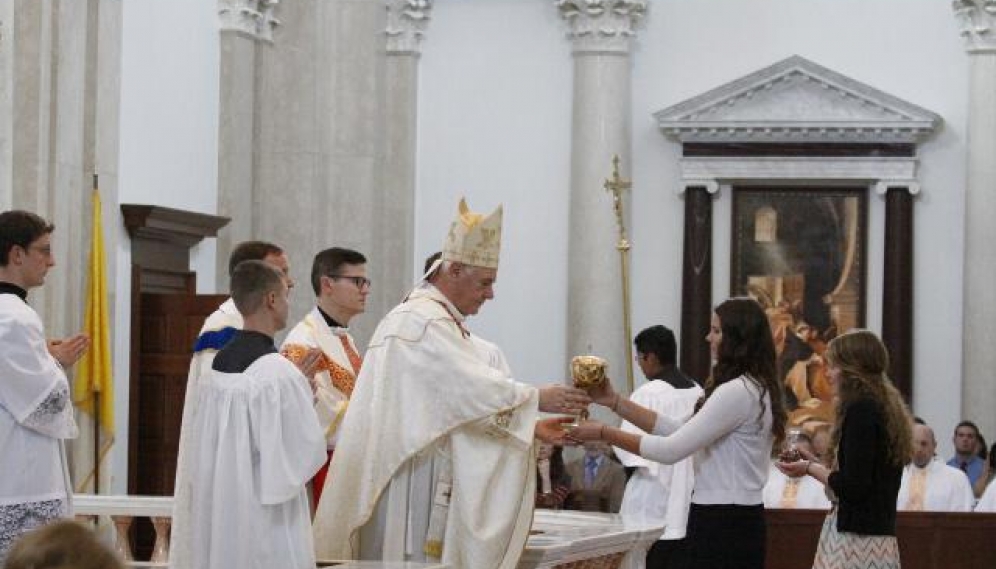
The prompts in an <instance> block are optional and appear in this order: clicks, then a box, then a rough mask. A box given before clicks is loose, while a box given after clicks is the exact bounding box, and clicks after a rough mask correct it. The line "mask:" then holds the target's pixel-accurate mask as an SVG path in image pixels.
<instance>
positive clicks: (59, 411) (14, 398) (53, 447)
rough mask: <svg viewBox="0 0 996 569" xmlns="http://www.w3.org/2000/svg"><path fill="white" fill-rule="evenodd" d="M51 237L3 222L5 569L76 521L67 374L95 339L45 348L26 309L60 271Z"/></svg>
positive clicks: (0, 474)
mask: <svg viewBox="0 0 996 569" xmlns="http://www.w3.org/2000/svg"><path fill="white" fill-rule="evenodd" d="M53 230H54V227H53V226H52V225H51V224H49V223H48V222H46V221H45V220H44V219H42V218H41V217H39V216H37V215H35V214H33V213H30V212H27V211H18V210H14V211H6V212H3V213H2V214H0V346H3V351H2V353H0V457H3V458H2V459H0V564H2V563H3V559H4V557H5V556H6V554H7V551H8V550H9V549H10V547H11V545H13V543H14V541H15V540H17V538H18V537H20V536H21V534H23V533H25V532H27V531H30V530H32V529H34V528H36V527H39V526H42V525H44V524H47V523H49V522H52V521H54V520H57V519H59V518H62V517H72V496H73V491H72V486H71V485H70V483H69V471H68V469H67V463H66V449H65V443H64V441H65V440H66V439H72V438H75V437H76V435H77V432H78V431H77V428H76V421H75V420H74V418H73V404H72V397H71V395H70V388H69V381H68V379H67V378H66V372H65V368H68V367H70V366H72V365H73V364H75V363H76V362H77V361H78V360H79V359H80V357H81V356H82V355H83V353H84V352H85V351H86V349H87V348H88V347H89V339H88V338H87V337H86V336H83V335H77V336H73V337H71V338H66V339H65V340H61V341H56V342H52V343H49V342H47V341H46V339H45V335H44V332H43V330H42V322H41V318H39V317H38V313H37V312H35V311H34V309H32V308H31V306H29V305H28V303H27V296H28V290H30V289H32V288H35V287H39V286H41V285H42V284H44V282H45V276H46V275H47V274H48V271H49V269H51V268H52V267H53V266H54V265H55V260H54V257H53V256H52V242H51V241H52V231H53Z"/></svg>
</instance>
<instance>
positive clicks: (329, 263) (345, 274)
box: [280, 247, 370, 505]
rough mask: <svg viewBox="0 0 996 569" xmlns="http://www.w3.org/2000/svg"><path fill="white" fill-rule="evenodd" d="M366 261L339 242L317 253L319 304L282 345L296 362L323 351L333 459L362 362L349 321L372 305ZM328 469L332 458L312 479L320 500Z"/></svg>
mask: <svg viewBox="0 0 996 569" xmlns="http://www.w3.org/2000/svg"><path fill="white" fill-rule="evenodd" d="M366 263H367V259H366V257H364V256H363V254H361V253H359V252H358V251H353V250H351V249H343V248H340V247H332V248H330V249H325V250H324V251H321V252H319V253H318V254H317V255H315V260H314V262H313V263H312V264H311V287H312V288H313V289H314V291H315V307H314V308H313V309H312V310H311V312H309V313H308V314H307V315H306V316H305V317H304V319H302V320H301V321H300V322H298V323H297V325H296V326H294V327H293V328H292V329H291V331H290V333H288V334H287V338H286V339H285V340H284V343H283V345H282V346H281V348H280V351H281V352H282V353H283V354H284V355H285V356H286V357H288V358H290V359H291V360H292V361H298V360H300V359H301V358H303V357H305V356H306V355H307V354H308V352H309V351H311V350H314V349H318V350H321V352H322V355H323V358H322V360H321V364H320V366H319V369H318V373H317V374H316V375H315V383H316V386H317V391H316V393H315V411H316V412H317V413H318V422H319V423H320V424H321V426H322V429H324V430H325V441H326V445H327V450H328V460H329V461H331V460H332V453H333V451H334V450H335V445H336V443H337V442H338V440H339V425H340V424H341V422H342V418H343V415H345V413H346V408H347V407H348V406H349V397H350V396H351V395H352V394H353V387H354V386H355V385H356V376H357V375H359V373H360V366H361V365H362V363H363V359H362V357H361V356H360V351H359V350H358V349H357V347H356V342H354V341H353V337H352V336H351V335H350V333H349V328H348V326H349V322H350V321H351V320H352V319H353V317H354V316H357V315H359V314H362V313H363V312H364V311H365V310H366V308H367V295H368V294H370V279H368V278H367V265H366ZM327 473H328V461H326V463H325V466H323V467H322V468H321V470H319V471H318V473H317V474H315V478H314V480H312V481H311V492H312V500H313V502H312V503H313V504H315V505H317V504H318V501H319V498H320V497H321V492H322V488H323V486H324V484H325V478H326V475H327Z"/></svg>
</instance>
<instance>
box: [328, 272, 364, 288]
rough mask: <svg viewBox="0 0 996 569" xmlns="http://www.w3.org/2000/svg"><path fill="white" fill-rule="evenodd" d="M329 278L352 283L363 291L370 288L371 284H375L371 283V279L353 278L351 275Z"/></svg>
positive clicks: (331, 276) (330, 276)
mask: <svg viewBox="0 0 996 569" xmlns="http://www.w3.org/2000/svg"><path fill="white" fill-rule="evenodd" d="M329 278H330V279H345V280H347V281H350V282H352V283H353V284H354V285H356V288H358V289H362V288H364V287H369V286H370V285H371V284H373V283H372V282H371V281H370V279H368V278H366V277H353V276H349V275H329Z"/></svg>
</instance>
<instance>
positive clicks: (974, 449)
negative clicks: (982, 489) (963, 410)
mask: <svg viewBox="0 0 996 569" xmlns="http://www.w3.org/2000/svg"><path fill="white" fill-rule="evenodd" d="M981 437H982V434H981V433H980V432H979V427H978V426H977V425H976V424H975V423H973V422H972V421H962V422H960V423H958V425H957V426H956V427H955V431H954V437H953V438H952V439H951V442H952V443H954V447H955V455H954V456H953V457H951V460H949V461H948V466H953V467H955V468H958V469H960V470H961V471H962V472H964V473H965V476H968V481H969V482H970V483H971V484H972V485H973V486H974V485H975V483H976V482H978V480H979V478H981V477H982V471H983V470H985V467H986V461H984V460H982V458H981V457H979V439H980V438H981Z"/></svg>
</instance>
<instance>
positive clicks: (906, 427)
mask: <svg viewBox="0 0 996 569" xmlns="http://www.w3.org/2000/svg"><path fill="white" fill-rule="evenodd" d="M826 359H827V365H828V368H829V378H830V383H831V384H832V385H833V386H834V388H835V389H836V392H837V398H836V400H837V419H836V422H835V423H834V430H833V435H832V445H831V448H832V449H833V450H832V451H831V456H830V458H829V460H828V465H832V466H824V465H822V464H820V463H818V462H814V461H813V456H812V455H808V454H807V455H805V456H803V459H804V460H799V461H796V462H789V463H786V462H779V463H778V465H777V466H778V468H779V469H780V470H781V471H782V472H784V473H785V474H787V475H789V476H801V475H803V474H808V475H809V476H812V477H813V478H816V479H817V480H819V481H820V482H822V483H823V484H824V485H826V487H827V494H828V495H829V496H830V497H831V500H833V502H834V503H835V504H834V507H833V508H832V509H831V510H830V513H829V514H828V515H827V519H826V521H825V522H824V523H823V531H822V533H821V534H820V542H819V546H818V547H817V550H816V559H815V561H814V562H813V569H852V568H858V567H861V568H864V567H870V566H874V567H895V568H898V567H899V545H898V543H897V542H896V496H897V495H898V494H899V482H900V479H901V478H902V470H903V465H904V464H906V463H907V462H909V459H910V456H911V455H912V451H913V446H912V433H911V424H912V420H911V417H910V414H909V410H908V409H907V408H906V404H905V403H903V399H902V397H901V396H900V395H899V392H898V391H897V390H896V388H895V387H894V386H893V385H892V382H891V381H889V378H888V377H887V376H886V370H887V369H888V368H889V355H888V352H887V351H886V349H885V346H883V345H882V342H881V340H879V339H878V337H876V336H875V334H873V333H871V332H869V331H867V330H853V331H850V332H847V333H845V334H842V335H840V336H838V337H837V338H834V340H833V341H831V342H830V345H829V346H828V347H827V351H826Z"/></svg>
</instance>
